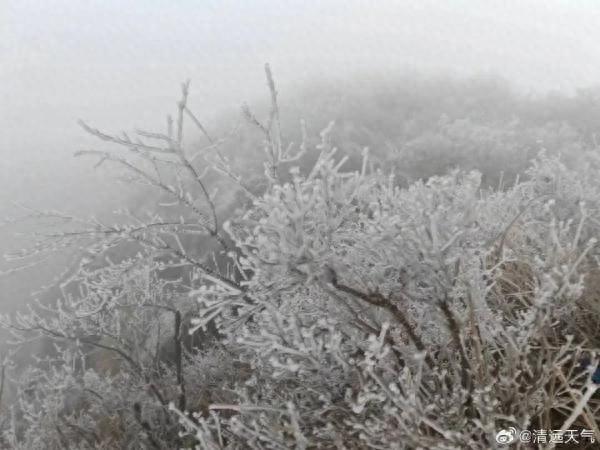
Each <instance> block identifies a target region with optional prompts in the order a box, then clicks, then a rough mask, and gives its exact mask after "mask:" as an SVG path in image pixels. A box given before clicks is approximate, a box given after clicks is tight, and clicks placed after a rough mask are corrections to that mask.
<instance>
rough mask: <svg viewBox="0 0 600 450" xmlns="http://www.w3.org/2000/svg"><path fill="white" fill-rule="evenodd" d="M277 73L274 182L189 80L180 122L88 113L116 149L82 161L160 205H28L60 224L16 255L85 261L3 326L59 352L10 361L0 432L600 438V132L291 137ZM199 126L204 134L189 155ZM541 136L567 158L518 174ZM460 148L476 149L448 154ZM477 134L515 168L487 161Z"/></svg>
mask: <svg viewBox="0 0 600 450" xmlns="http://www.w3.org/2000/svg"><path fill="white" fill-rule="evenodd" d="M266 72H267V81H268V86H269V91H270V94H271V103H270V107H269V108H268V112H267V114H266V117H265V118H262V115H260V114H255V113H254V112H253V111H252V110H251V109H250V108H249V107H244V108H243V116H244V119H245V121H246V122H247V123H248V124H249V125H250V126H251V127H253V128H254V129H255V130H256V131H257V133H259V134H260V135H261V142H259V143H260V147H258V148H259V149H260V150H261V151H262V153H261V154H262V157H261V165H262V168H261V172H262V173H261V174H260V176H259V175H258V172H256V171H254V172H252V170H251V168H250V167H249V168H247V170H245V171H244V170H242V171H240V170H239V168H238V167H236V164H235V161H234V158H235V155H234V153H233V151H232V150H231V149H232V148H235V147H236V143H239V141H236V140H235V138H232V139H230V140H229V141H227V140H226V139H227V138H224V140H221V139H215V138H213V137H212V136H210V135H209V133H208V132H207V131H206V129H205V127H204V126H203V125H202V124H201V123H200V121H199V120H198V118H197V116H196V115H194V113H193V112H192V111H191V110H190V108H189V107H188V104H187V96H188V85H187V84H186V85H184V86H183V96H182V99H181V101H180V102H179V104H178V112H177V115H176V117H175V118H174V119H173V120H171V119H169V120H168V124H167V130H166V131H164V132H147V131H142V130H138V132H137V135H136V137H130V136H128V135H111V134H107V133H105V132H102V131H99V130H96V129H94V128H93V127H91V126H89V125H87V124H82V125H83V127H84V129H85V130H86V131H87V132H89V133H92V134H94V135H96V136H97V137H98V138H100V139H102V140H104V141H107V142H109V143H111V144H113V145H114V146H115V150H114V151H112V152H110V151H108V152H107V151H88V152H85V154H84V155H82V156H91V157H92V158H95V160H96V161H97V164H103V165H108V164H113V165H115V166H117V167H120V168H121V169H122V171H123V172H122V174H123V176H126V177H128V179H129V180H130V181H133V182H140V183H143V184H145V185H148V186H150V187H152V188H153V189H155V190H156V192H157V195H156V196H155V197H153V198H152V200H151V201H145V202H144V203H145V205H144V206H147V205H150V206H151V207H153V209H151V210H150V211H140V208H137V209H136V208H130V209H127V210H123V211H119V214H118V218H117V219H116V220H115V221H114V222H111V223H106V222H105V221H104V220H100V219H85V218H78V217H73V216H68V215H65V214H62V213H59V212H55V211H33V212H30V215H33V216H35V217H36V218H45V220H52V221H54V222H55V224H56V231H53V232H49V233H48V234H46V235H44V236H41V237H40V238H39V239H38V240H37V241H35V242H34V244H32V246H31V247H30V248H27V249H24V250H23V251H22V252H19V253H18V254H15V255H12V256H13V257H14V258H15V259H19V260H23V265H24V266H23V267H28V264H33V262H35V261H36V260H38V259H40V258H44V256H45V255H47V254H48V253H51V252H55V251H61V249H64V248H71V247H77V248H84V249H85V252H84V253H85V255H86V257H85V258H84V259H83V260H82V261H81V262H80V264H79V266H78V267H77V268H76V269H75V270H73V271H72V272H70V273H69V275H68V276H67V277H66V278H65V280H66V281H64V282H63V284H62V285H61V287H62V295H61V296H60V298H59V299H58V300H57V301H53V302H46V303H43V302H41V301H40V302H38V303H37V304H33V305H32V306H31V307H30V309H29V310H27V311H24V312H21V313H19V314H17V315H16V316H14V317H3V318H2V325H3V326H4V327H5V328H7V329H9V330H10V331H11V332H12V334H13V336H14V341H15V343H17V344H19V343H20V344H21V345H29V347H25V348H31V344H30V342H31V341H32V340H34V339H42V341H43V342H44V343H45V344H46V345H45V348H44V354H41V355H40V357H39V358H38V359H36V360H35V361H34V362H32V363H31V364H30V365H29V367H28V368H27V370H25V371H23V368H18V370H17V367H16V366H15V365H13V364H11V363H10V361H7V362H5V364H4V366H3V367H4V369H3V372H2V383H3V386H4V385H6V384H7V383H8V380H9V379H11V380H12V382H11V383H13V384H15V383H16V386H17V388H16V394H15V395H14V399H13V401H12V402H11V403H10V404H8V403H9V402H8V400H5V401H4V404H3V405H2V435H1V439H2V446H3V447H9V448H13V449H23V450H34V449H116V448H123V449H139V448H154V449H163V448H201V449H247V448H256V449H287V448H296V449H306V448H340V449H341V448H349V449H363V448H372V449H388V448H389V449H417V448H422V449H467V448H469V449H490V448H496V447H497V446H498V444H497V443H496V440H495V436H496V433H497V432H498V431H499V430H500V429H506V428H509V427H515V428H516V429H518V430H523V429H549V430H553V429H562V430H567V429H570V428H577V427H579V428H585V429H590V430H594V431H595V432H596V434H597V436H598V437H600V432H599V422H600V397H599V395H598V394H597V393H596V388H597V384H595V383H594V379H593V377H592V375H593V372H594V368H595V367H596V365H597V363H598V361H597V359H596V358H597V351H598V348H599V345H600V326H599V325H600V306H599V305H600V304H599V303H598V301H599V296H600V268H599V267H598V262H599V261H598V258H599V257H600V247H599V246H598V243H597V241H596V238H597V237H598V234H599V231H600V204H599V202H600V177H598V174H599V173H600V153H598V151H597V150H595V148H594V145H592V144H590V145H584V143H582V142H584V138H582V137H581V136H584V137H585V130H584V132H582V133H580V134H577V133H575V132H574V131H572V130H573V129H572V128H569V126H568V125H564V124H562V125H560V124H559V125H555V126H550V125H548V123H550V122H540V124H539V125H536V126H535V127H533V126H532V127H529V128H526V129H521V128H520V127H521V125H520V124H519V123H518V121H516V120H513V121H512V122H510V123H509V125H506V126H503V127H497V128H493V127H492V126H491V125H489V124H488V125H485V126H484V125H482V124H474V123H473V122H470V119H464V118H463V119H461V120H458V119H456V118H452V117H449V116H448V115H445V116H443V117H441V118H440V120H439V122H436V123H437V125H436V130H437V131H435V132H434V131H431V130H430V131H429V132H427V133H423V132H422V130H421V131H417V130H418V129H419V127H420V126H422V124H423V123H424V122H426V121H427V120H428V118H427V117H421V118H418V117H417V118H415V117H413V119H412V122H410V121H409V122H406V123H405V124H404V131H403V132H402V133H404V134H403V138H402V139H403V144H402V149H404V150H403V151H404V153H401V151H400V150H399V149H398V148H397V147H396V146H397V145H400V144H399V143H398V142H396V143H390V142H388V144H390V145H388V147H387V150H386V149H382V148H379V149H376V148H373V150H368V149H363V148H359V149H352V148H346V149H344V148H339V147H344V145H341V146H338V145H336V140H337V141H340V136H343V135H344V133H346V135H347V133H349V132H350V131H351V130H350V131H349V128H348V126H349V125H348V123H349V122H346V124H345V125H344V124H341V131H340V128H336V127H338V125H337V124H334V123H331V124H330V125H329V126H327V127H326V128H325V129H324V130H323V131H322V132H321V133H320V134H319V135H317V139H315V138H314V133H312V134H311V132H309V131H308V130H307V127H306V125H305V124H301V126H300V127H299V128H300V132H298V133H297V134H296V135H295V136H297V137H298V139H297V140H296V143H294V142H291V141H290V140H289V139H286V138H285V134H284V133H283V132H282V128H283V127H282V125H281V122H280V114H279V106H278V99H277V91H276V88H275V85H274V82H273V79H272V76H271V73H270V70H269V69H268V67H267V71H266ZM442 107H443V106H440V108H442ZM470 107H472V108H475V107H474V106H473V105H471V106H470ZM475 109H476V108H475ZM507 109H510V108H508V107H507ZM476 114H477V113H476ZM503 114H504V113H503ZM508 115H510V114H505V116H508ZM522 115H524V113H522ZM389 120H392V119H391V118H390V119H389ZM395 120H396V121H397V122H398V123H400V122H401V121H402V119H401V118H400V119H398V118H397V119H395ZM490 120H491V123H493V122H494V121H496V123H497V122H498V121H501V119H498V118H492V119H490ZM554 123H558V122H554ZM193 127H195V129H196V131H200V132H201V133H202V134H203V135H204V139H205V140H206V145H204V146H202V147H198V146H192V148H188V147H187V146H186V145H184V143H185V140H184V132H187V131H186V130H190V132H191V130H192V129H194V128H193ZM344 127H346V128H344ZM411 127H412V131H411V129H410V128H411ZM532 130H535V131H532ZM290 133H292V134H293V133H294V132H290ZM411 133H412V135H411ZM419 136H420V137H419ZM540 136H544V137H545V138H546V140H548V141H551V143H550V144H549V146H550V148H548V149H547V151H546V152H544V151H541V152H540V153H539V154H537V156H536V155H532V158H531V159H530V160H529V161H528V162H527V164H528V165H529V168H527V169H526V170H523V169H524V166H523V164H522V163H521V162H519V161H522V160H525V159H526V158H524V156H523V155H522V153H521V150H520V149H521V148H522V147H519V146H518V145H517V143H518V142H519V140H520V139H521V140H522V139H527V140H530V141H533V142H536V141H537V140H539V139H540ZM548 136H550V137H552V139H550V138H548ZM579 139H581V142H579ZM355 141H356V140H355ZM358 141H360V139H358ZM374 141H375V143H380V144H381V145H382V146H385V145H386V143H385V142H383V140H380V139H379V140H378V139H374ZM344 142H346V141H344ZM461 142H462V143H468V142H470V143H471V146H472V148H468V147H466V148H464V149H463V150H464V153H458V156H457V157H455V159H454V160H452V157H451V155H456V154H457V153H456V152H455V151H454V150H455V149H456V148H458V147H459V145H460V143H461ZM478 142H479V143H483V144H485V145H487V147H486V146H485V145H483V144H482V147H481V148H485V149H488V150H489V153H488V155H493V156H494V158H496V160H494V159H493V158H492V159H491V160H490V159H489V158H488V156H485V155H483V156H481V155H480V156H472V157H471V156H470V155H474V154H475V153H473V152H475V149H476V148H479V147H478ZM565 142H566V143H567V144H568V145H569V146H570V147H569V149H570V150H569V154H568V160H565V156H564V155H562V156H561V155H559V153H560V150H561V149H562V148H563V143H565ZM507 143H508V144H507ZM552 143H554V148H552V145H553V144H552ZM565 145H566V144H565ZM346 147H348V146H347V145H346ZM392 147H394V148H396V150H391V148H392ZM575 147H576V148H575ZM419 149H437V151H440V152H442V153H443V152H445V153H443V157H444V158H446V160H448V162H447V163H446V162H443V163H442V162H440V159H439V158H437V157H436V156H435V155H433V156H432V154H423V153H422V152H421V153H420V151H419ZM537 150H538V149H536V152H537ZM423 151H425V150H423ZM431 151H433V150H431ZM453 152H454V153H453ZM501 152H505V153H503V154H502V153H501ZM258 154H259V153H251V155H256V156H257V157H258ZM386 154H387V155H389V158H387V159H385V157H384V155H386ZM517 156H518V157H519V158H521V159H520V160H519V161H517V160H515V159H514V158H516V157H517ZM513 157H514V158H513ZM245 158H248V155H246V156H245ZM511 158H513V159H511ZM451 160H452V161H451ZM500 160H502V161H504V162H506V161H509V163H507V164H504V167H501V166H502V164H501V163H500V162H497V163H494V161H500ZM427 161H431V167H429V166H427ZM481 161H486V162H487V165H484V166H483V167H482V168H481V169H482V170H483V171H484V176H485V177H486V180H487V181H482V175H481V173H480V172H478V171H476V170H472V169H475V168H476V167H475V166H477V165H478V162H481ZM454 162H456V163H457V164H459V163H461V162H465V164H460V165H462V166H466V168H465V167H463V168H460V167H457V168H452V166H454V165H455V164H454ZM403 163H406V164H404V165H403ZM436 164H437V166H435V165H436ZM434 166H435V167H434ZM438 166H439V167H438ZM432 167H433V168H432ZM502 168H503V169H504V170H505V171H506V173H507V175H506V178H504V176H503V175H501V174H500V169H502ZM495 170H496V172H495ZM402 171H408V172H410V174H411V177H412V178H411V179H407V177H406V176H405V175H402ZM426 172H428V173H426ZM440 172H441V173H440ZM521 172H522V173H521ZM436 173H437V174H436ZM519 174H520V175H519ZM509 175H510V176H509ZM517 175H519V176H517ZM409 178H410V177H409ZM492 181H493V183H492ZM216 188H218V190H217V189H216ZM125 244H127V245H129V246H130V247H129V248H130V250H129V251H127V252H124V253H118V252H115V249H119V248H122V246H123V245H125ZM131 249H133V250H131ZM119 255H120V256H119ZM123 255H125V256H123ZM32 261H33V262H32ZM18 348H19V345H17V347H16V349H17V350H15V352H16V351H18ZM5 378H6V379H7V381H6V383H5V381H4V380H5Z"/></svg>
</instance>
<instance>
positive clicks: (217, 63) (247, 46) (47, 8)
mask: <svg viewBox="0 0 600 450" xmlns="http://www.w3.org/2000/svg"><path fill="white" fill-rule="evenodd" d="M599 19H600V2H597V1H593V0H590V1H576V0H565V1H556V0H539V1H524V0H519V1H508V0H501V1H494V0H486V1H480V0H475V1H466V0H465V1H461V0H456V1H449V0H447V1H427V0H414V1H381V0H378V1H371V2H368V1H358V0H329V1H326V0H320V1H315V0H302V1H295V0H293V1H290V0H286V1H283V2H275V1H263V0H249V1H241V0H238V1H229V0H220V1H209V0H197V1H191V0H179V1H173V0H171V1H166V0H139V1H124V0H101V1H91V0H90V1H76V0H69V1H59V0H38V1H30V0H14V1H13V0H0V99H1V103H0V105H1V106H0V119H1V122H0V123H1V129H2V137H1V138H0V156H1V157H2V158H1V160H0V161H1V163H0V202H6V200H7V199H8V198H17V199H19V200H21V201H29V202H33V203H35V202H36V201H40V200H41V201H43V202H46V201H48V200H47V199H48V198H50V199H54V198H58V196H59V195H58V194H59V193H60V195H64V194H65V193H66V194H68V195H67V197H65V198H66V199H67V203H68V202H69V201H70V200H73V199H75V196H77V195H79V194H80V193H82V192H83V193H86V192H89V189H91V188H90V187H89V182H88V183H87V184H86V183H84V182H83V181H82V179H81V177H83V176H87V175H88V174H89V173H90V172H89V171H86V170H84V169H81V165H80V163H75V162H74V161H72V159H71V158H69V157H68V155H70V154H72V152H73V151H75V150H78V149H80V148H81V147H82V146H87V145H88V143H90V140H89V139H87V138H86V137H84V136H83V135H82V132H81V131H80V129H79V128H78V127H77V126H76V124H75V122H76V119H78V118H83V119H85V120H87V121H89V122H91V123H92V124H95V125H97V126H99V127H102V128H104V129H108V130H115V131H119V130H122V129H131V128H134V127H136V126H137V127H146V128H150V127H152V126H162V124H163V123H164V115H165V113H166V112H168V111H169V110H170V111H172V110H173V105H174V101H175V100H176V98H177V96H178V89H179V88H178V85H179V82H180V81H182V80H184V79H186V78H190V79H191V80H192V97H191V103H192V105H193V107H194V109H195V110H196V111H197V112H198V114H199V115H200V116H201V117H202V118H204V119H206V120H208V121H210V119H211V118H214V116H215V114H217V113H221V112H222V111H225V110H228V109H229V110H234V108H237V107H238V106H239V105H240V103H241V102H242V101H244V100H252V99H254V98H256V97H257V95H259V94H262V92H263V89H264V82H263V78H262V77H263V73H262V66H263V64H264V62H266V61H270V62H271V64H272V66H273V68H274V71H275V73H276V76H277V80H278V83H279V86H280V91H281V92H282V94H283V95H285V93H286V92H291V91H292V90H293V88H294V86H298V85H301V84H302V83H304V82H306V81H309V80H311V79H315V78H317V79H320V78H323V77H351V76H353V75H354V74H361V76H367V75H368V74H369V73H386V74H388V75H390V76H393V72H394V70H398V69H400V68H410V69H419V70H428V71H430V70H437V69H441V70H445V71H451V72H453V73H458V74H475V73H481V72H484V73H486V72H492V73H498V74H500V75H503V76H505V77H506V78H508V79H509V80H512V81H514V82H516V83H518V84H519V85H520V86H522V87H524V88H525V89H537V90H539V89H561V90H565V89H572V88H573V87H574V86H577V85H588V84H591V83H596V82H597V81H599V80H600V44H599V43H600V27H599V24H600V20H599ZM86 164H87V162H86ZM86 189H87V191H86ZM55 193H56V195H54V194H55ZM1 206H2V205H0V211H1V210H2V207H1Z"/></svg>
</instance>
